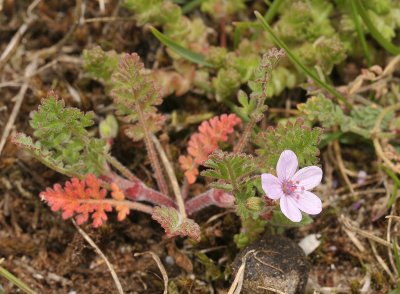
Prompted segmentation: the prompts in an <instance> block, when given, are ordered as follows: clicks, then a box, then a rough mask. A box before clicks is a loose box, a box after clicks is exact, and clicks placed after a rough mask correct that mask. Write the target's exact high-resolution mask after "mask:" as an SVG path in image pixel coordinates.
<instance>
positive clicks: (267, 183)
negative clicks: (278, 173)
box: [261, 174, 283, 199]
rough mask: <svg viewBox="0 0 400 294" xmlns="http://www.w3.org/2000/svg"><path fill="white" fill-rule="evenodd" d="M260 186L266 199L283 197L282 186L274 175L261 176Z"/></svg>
mask: <svg viewBox="0 0 400 294" xmlns="http://www.w3.org/2000/svg"><path fill="white" fill-rule="evenodd" d="M261 186H262V188H263V190H264V192H265V193H266V194H267V197H268V198H271V199H279V198H281V197H282V196H283V191H282V184H281V182H280V181H279V179H278V178H277V177H275V176H274V175H271V174H262V175H261Z"/></svg>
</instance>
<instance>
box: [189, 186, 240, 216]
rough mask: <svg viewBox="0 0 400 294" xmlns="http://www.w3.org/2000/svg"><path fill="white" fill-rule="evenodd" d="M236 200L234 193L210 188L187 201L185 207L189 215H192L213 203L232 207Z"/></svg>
mask: <svg viewBox="0 0 400 294" xmlns="http://www.w3.org/2000/svg"><path fill="white" fill-rule="evenodd" d="M234 202H235V198H234V197H233V195H232V194H229V193H226V192H224V191H222V190H217V189H210V190H208V191H206V192H204V193H202V194H199V195H197V196H195V197H193V198H191V199H189V200H188V201H186V203H185V208H186V213H187V215H191V214H193V213H195V212H197V211H199V210H202V209H203V208H205V207H207V206H211V205H216V206H218V207H225V208H226V207H232V206H233V204H234Z"/></svg>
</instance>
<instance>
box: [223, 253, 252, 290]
mask: <svg viewBox="0 0 400 294" xmlns="http://www.w3.org/2000/svg"><path fill="white" fill-rule="evenodd" d="M254 251H255V250H250V251H249V252H247V253H246V254H245V256H243V258H242V264H241V265H240V267H239V269H238V271H237V273H236V276H235V280H234V281H233V283H232V285H231V287H230V288H229V291H228V293H227V294H239V293H240V292H241V291H242V286H243V279H244V270H245V269H246V260H247V256H249V255H250V254H252V253H254Z"/></svg>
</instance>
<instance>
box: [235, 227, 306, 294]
mask: <svg viewBox="0 0 400 294" xmlns="http://www.w3.org/2000/svg"><path fill="white" fill-rule="evenodd" d="M250 250H254V252H253V253H250V254H248V256H247V259H246V268H245V273H244V280H243V287H242V292H241V293H243V294H250V293H251V294H253V293H254V294H258V293H263V294H265V293H285V294H301V293H304V292H305V287H306V284H307V279H308V272H309V265H308V263H307V259H306V256H305V254H304V252H303V250H302V249H301V248H300V247H299V246H298V245H297V244H296V243H295V242H293V241H292V240H290V239H288V238H285V237H282V236H275V235H271V236H263V237H262V238H260V239H259V240H257V241H256V242H254V243H252V244H250V245H249V246H247V247H246V248H245V249H243V250H242V251H241V252H240V253H239V254H238V256H236V258H235V260H234V262H233V264H232V267H233V271H234V275H233V276H234V277H235V275H236V272H237V271H238V269H239V267H240V265H241V264H242V258H243V257H244V255H245V254H246V253H247V252H249V251H250Z"/></svg>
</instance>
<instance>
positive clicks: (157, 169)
mask: <svg viewBox="0 0 400 294" xmlns="http://www.w3.org/2000/svg"><path fill="white" fill-rule="evenodd" d="M136 111H137V113H138V114H139V123H140V125H141V126H142V129H143V133H144V142H145V144H146V149H147V153H148V154H149V159H150V163H151V166H152V168H153V170H154V173H155V175H156V180H157V185H158V187H159V188H160V191H161V193H163V194H165V195H168V186H167V183H166V182H165V179H164V176H163V174H162V170H161V166H160V163H159V161H158V158H157V154H156V150H155V148H154V145H153V142H152V141H151V138H150V133H149V131H148V130H147V126H146V121H145V119H144V115H143V111H142V109H141V108H140V106H139V105H136Z"/></svg>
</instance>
